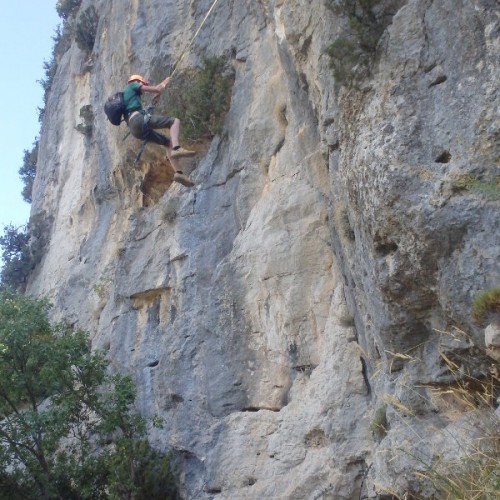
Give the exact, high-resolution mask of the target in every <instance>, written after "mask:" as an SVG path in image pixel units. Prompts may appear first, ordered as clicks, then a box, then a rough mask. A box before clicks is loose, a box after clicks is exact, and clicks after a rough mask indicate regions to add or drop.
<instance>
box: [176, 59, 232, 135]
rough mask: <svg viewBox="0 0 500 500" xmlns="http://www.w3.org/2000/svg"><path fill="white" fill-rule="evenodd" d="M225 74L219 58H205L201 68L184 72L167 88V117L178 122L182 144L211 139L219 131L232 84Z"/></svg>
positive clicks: (224, 68) (230, 78)
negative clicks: (171, 117) (176, 118)
mask: <svg viewBox="0 0 500 500" xmlns="http://www.w3.org/2000/svg"><path fill="white" fill-rule="evenodd" d="M225 70H226V67H225V61H224V59H223V58H222V57H213V58H208V57H207V58H205V59H204V60H203V64H202V67H201V68H190V69H188V70H185V71H183V72H182V73H181V74H179V76H178V77H177V78H176V79H175V81H174V82H173V83H172V84H171V86H169V90H168V114H169V115H171V116H178V117H179V118H180V119H181V121H182V129H181V133H182V136H183V139H184V140H185V141H187V142H196V141H200V140H203V139H210V138H212V137H213V136H214V135H216V134H217V133H218V132H219V131H220V128H221V127H222V122H223V120H224V116H225V114H226V112H227V110H228V109H229V105H230V100H231V88H232V84H233V78H232V76H230V75H228V74H227V73H226V72H225Z"/></svg>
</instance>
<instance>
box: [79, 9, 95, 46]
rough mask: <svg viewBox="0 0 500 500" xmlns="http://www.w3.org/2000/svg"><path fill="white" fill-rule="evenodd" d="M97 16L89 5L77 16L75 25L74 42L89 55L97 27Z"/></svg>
mask: <svg viewBox="0 0 500 500" xmlns="http://www.w3.org/2000/svg"><path fill="white" fill-rule="evenodd" d="M98 24H99V16H98V15H97V11H96V10H95V7H94V6H93V5H91V6H90V7H88V8H87V9H85V10H84V11H83V12H82V13H81V14H80V15H79V16H78V22H77V23H76V30H75V41H76V44H77V45H78V47H79V48H80V49H81V50H83V51H84V52H86V53H87V54H90V53H91V52H92V49H93V48H94V42H95V37H96V34H97V25H98Z"/></svg>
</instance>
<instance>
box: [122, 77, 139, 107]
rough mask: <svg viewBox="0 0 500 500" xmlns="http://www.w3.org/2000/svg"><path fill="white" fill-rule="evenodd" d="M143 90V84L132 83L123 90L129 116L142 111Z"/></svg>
mask: <svg viewBox="0 0 500 500" xmlns="http://www.w3.org/2000/svg"><path fill="white" fill-rule="evenodd" d="M141 88H142V83H141V82H130V83H129V84H128V85H127V86H126V87H125V88H124V89H123V100H124V102H125V108H126V109H127V114H128V115H130V114H131V113H132V112H134V111H141V110H142V102H141V95H142V92H141Z"/></svg>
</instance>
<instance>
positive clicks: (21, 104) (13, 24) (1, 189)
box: [0, 0, 61, 234]
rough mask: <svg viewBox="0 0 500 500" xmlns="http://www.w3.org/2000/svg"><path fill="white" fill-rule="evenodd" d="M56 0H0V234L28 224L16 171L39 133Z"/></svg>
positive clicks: (55, 16)
mask: <svg viewBox="0 0 500 500" xmlns="http://www.w3.org/2000/svg"><path fill="white" fill-rule="evenodd" d="M55 5H56V0H53V1H52V0H23V1H22V2H14V1H12V0H0V12H1V15H0V47H1V54H2V57H1V62H2V68H1V71H2V75H1V77H0V96H1V101H2V104H1V106H0V109H1V111H0V147H1V162H0V172H1V173H2V175H1V178H0V179H1V181H0V233H1V234H3V228H4V226H5V225H6V224H10V223H12V224H14V225H16V226H20V225H23V224H25V223H26V222H27V221H28V218H29V213H30V205H29V204H28V203H26V202H25V201H23V198H22V196H21V191H22V189H23V183H22V181H21V179H20V178H19V174H18V170H19V167H21V166H22V164H23V155H24V150H25V149H31V147H32V145H33V142H34V141H35V139H36V137H37V136H38V134H39V132H40V124H39V123H38V108H39V107H42V106H43V89H42V87H41V85H40V84H39V83H37V80H41V79H42V78H45V71H44V69H43V62H44V61H45V60H46V61H48V60H50V58H51V54H52V47H53V45H54V42H53V40H52V36H53V35H54V33H55V30H56V27H57V25H58V24H60V21H61V20H60V19H59V17H58V15H57V12H56V9H55Z"/></svg>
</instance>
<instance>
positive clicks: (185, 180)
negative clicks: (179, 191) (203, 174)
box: [174, 171, 194, 187]
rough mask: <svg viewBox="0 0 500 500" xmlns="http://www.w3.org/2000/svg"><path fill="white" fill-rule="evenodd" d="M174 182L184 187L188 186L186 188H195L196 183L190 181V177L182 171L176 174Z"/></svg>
mask: <svg viewBox="0 0 500 500" xmlns="http://www.w3.org/2000/svg"><path fill="white" fill-rule="evenodd" d="M174 181H175V182H178V183H179V184H182V185H183V186H186V187H193V186H194V182H191V181H190V180H189V177H188V176H187V175H184V174H183V173H182V172H180V171H177V172H175V174H174Z"/></svg>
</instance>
